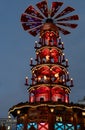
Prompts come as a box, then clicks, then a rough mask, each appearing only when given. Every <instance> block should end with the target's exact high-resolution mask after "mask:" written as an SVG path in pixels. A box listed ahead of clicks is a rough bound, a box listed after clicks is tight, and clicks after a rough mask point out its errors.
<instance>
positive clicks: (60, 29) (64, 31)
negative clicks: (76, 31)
mask: <svg viewBox="0 0 85 130" xmlns="http://www.w3.org/2000/svg"><path fill="white" fill-rule="evenodd" d="M57 28H58V30H59V31H60V32H61V33H63V34H64V35H67V34H70V32H69V31H68V30H65V29H63V28H61V27H59V26H57Z"/></svg>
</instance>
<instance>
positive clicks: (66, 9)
mask: <svg viewBox="0 0 85 130" xmlns="http://www.w3.org/2000/svg"><path fill="white" fill-rule="evenodd" d="M74 10H75V9H74V8H72V7H70V6H68V7H66V8H65V9H64V10H63V11H62V12H61V13H60V14H58V15H57V16H56V17H55V19H56V18H59V17H61V16H64V15H66V14H69V13H71V12H73V11H74Z"/></svg>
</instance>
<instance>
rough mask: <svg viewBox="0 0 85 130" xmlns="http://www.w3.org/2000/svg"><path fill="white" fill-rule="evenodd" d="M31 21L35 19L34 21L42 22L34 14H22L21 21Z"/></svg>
mask: <svg viewBox="0 0 85 130" xmlns="http://www.w3.org/2000/svg"><path fill="white" fill-rule="evenodd" d="M33 21H35V22H42V20H41V19H40V18H37V17H35V16H32V15H27V14H22V16H21V22H33Z"/></svg>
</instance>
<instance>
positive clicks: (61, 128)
mask: <svg viewBox="0 0 85 130" xmlns="http://www.w3.org/2000/svg"><path fill="white" fill-rule="evenodd" d="M54 129H55V130H64V124H63V123H56V124H55V125H54Z"/></svg>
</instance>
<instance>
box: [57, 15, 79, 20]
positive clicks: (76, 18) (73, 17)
mask: <svg viewBox="0 0 85 130" xmlns="http://www.w3.org/2000/svg"><path fill="white" fill-rule="evenodd" d="M70 20H79V17H78V15H73V16H69V17H65V18H62V19H58V20H57V21H70Z"/></svg>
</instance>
